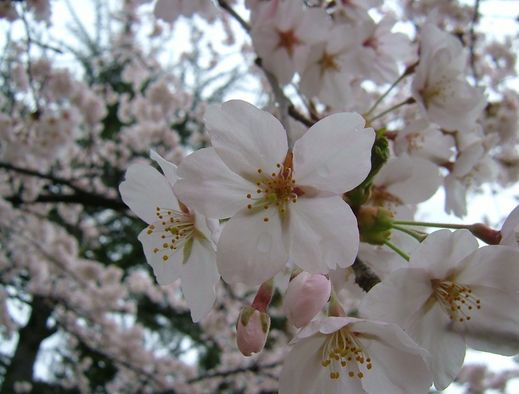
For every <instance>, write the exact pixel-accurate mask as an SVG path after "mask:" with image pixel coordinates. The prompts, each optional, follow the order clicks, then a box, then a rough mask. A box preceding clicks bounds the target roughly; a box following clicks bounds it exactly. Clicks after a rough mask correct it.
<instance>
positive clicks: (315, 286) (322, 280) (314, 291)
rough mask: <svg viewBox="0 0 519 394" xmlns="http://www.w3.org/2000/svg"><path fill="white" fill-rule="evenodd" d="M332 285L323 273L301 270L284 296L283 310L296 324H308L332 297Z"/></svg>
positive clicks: (301, 325) (299, 325) (299, 326)
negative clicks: (310, 272)
mask: <svg viewBox="0 0 519 394" xmlns="http://www.w3.org/2000/svg"><path fill="white" fill-rule="evenodd" d="M331 290H332V285H331V283H330V280H329V279H328V278H327V277H325V276H324V275H321V274H309V273H308V272H304V271H303V272H301V273H300V274H299V275H297V276H296V277H295V278H294V279H292V280H291V281H290V283H289V285H288V289H287V292H286V293H285V297H284V298H283V310H284V311H285V314H286V316H287V318H288V321H290V322H291V323H292V324H293V325H294V326H296V327H298V328H301V327H303V326H306V325H307V324H308V323H309V322H310V321H311V320H312V319H313V318H314V317H315V316H316V315H317V314H318V313H319V312H320V311H321V310H322V309H323V307H324V305H325V304H326V303H327V302H328V299H329V298H330V293H331Z"/></svg>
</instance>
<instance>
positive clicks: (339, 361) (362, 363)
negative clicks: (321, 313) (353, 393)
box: [321, 327, 373, 380]
mask: <svg viewBox="0 0 519 394" xmlns="http://www.w3.org/2000/svg"><path fill="white" fill-rule="evenodd" d="M358 336H359V334H358V333H357V332H353V333H352V332H351V331H350V330H349V329H348V328H347V327H343V328H341V329H340V330H338V331H335V332H334V333H333V334H330V335H328V338H327V339H326V342H325V343H324V346H323V349H322V356H321V366H323V367H324V368H329V370H330V379H333V380H335V379H339V377H340V376H341V371H342V370H343V369H344V370H345V372H347V374H348V376H349V377H350V378H355V377H356V378H359V379H362V378H363V377H364V375H365V373H367V371H368V370H370V369H371V368H373V364H372V363H371V359H370V358H369V357H368V356H367V354H366V352H365V351H364V349H363V348H362V344H361V343H360V341H359V339H358ZM362 370H363V371H364V372H363V371H362Z"/></svg>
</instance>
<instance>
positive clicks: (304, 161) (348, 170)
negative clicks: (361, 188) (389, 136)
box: [294, 113, 375, 194]
mask: <svg viewBox="0 0 519 394" xmlns="http://www.w3.org/2000/svg"><path fill="white" fill-rule="evenodd" d="M364 125H365V120H364V118H363V117H362V116H360V115H359V114H355V113H338V114H333V115H330V116H328V117H326V118H324V119H322V120H320V121H319V122H317V123H316V124H315V125H313V126H312V127H311V128H310V129H309V130H308V131H307V132H306V133H305V134H304V135H303V137H301V138H300V139H299V140H298V141H296V143H295V144H294V173H295V178H296V182H297V184H298V185H306V186H313V187H315V188H317V189H320V190H325V191H329V192H332V193H337V194H339V193H343V192H345V191H348V190H351V189H353V188H354V187H355V186H357V185H358V184H360V183H361V182H362V181H363V180H364V179H365V178H366V176H367V175H368V174H369V171H370V169H371V147H372V146H373V142H374V140H375V132H374V131H373V129H371V128H368V129H365V128H364Z"/></svg>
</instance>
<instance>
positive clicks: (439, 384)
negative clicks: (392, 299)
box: [406, 302, 466, 390]
mask: <svg viewBox="0 0 519 394" xmlns="http://www.w3.org/2000/svg"><path fill="white" fill-rule="evenodd" d="M449 327H450V319H449V317H448V316H447V314H446V313H445V311H444V310H443V309H441V307H440V305H439V304H438V303H437V302H435V303H434V304H433V305H432V307H431V308H429V309H428V310H427V311H426V313H424V314H423V315H422V316H421V317H420V318H417V319H415V321H414V324H412V325H411V326H410V327H408V328H407V329H406V332H407V333H408V334H409V335H410V336H411V338H413V339H414V340H415V341H416V343H417V344H418V345H420V346H422V347H423V348H424V349H426V350H428V351H429V353H430V355H431V356H430V362H431V364H430V368H431V372H432V374H433V379H434V386H435V387H436V389H438V390H443V389H445V388H446V387H447V386H448V385H449V384H450V383H451V382H452V381H453V380H454V379H455V378H456V376H458V373H459V371H460V370H461V367H462V365H463V360H464V358H465V351H466V345H465V340H464V339H463V336H462V335H460V334H458V333H454V332H452V331H450V329H449Z"/></svg>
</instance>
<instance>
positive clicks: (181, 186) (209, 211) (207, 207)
mask: <svg viewBox="0 0 519 394" xmlns="http://www.w3.org/2000/svg"><path fill="white" fill-rule="evenodd" d="M178 175H179V176H180V177H182V179H180V180H178V181H177V183H176V184H175V187H174V191H175V194H176V195H177V196H178V198H179V199H180V201H182V202H183V203H185V204H186V205H188V206H189V207H191V208H193V209H195V210H197V211H200V212H201V213H202V214H203V215H205V216H207V217H211V218H228V217H230V216H232V215H234V214H235V213H236V212H237V211H238V210H240V209H241V208H243V207H245V206H246V205H247V204H248V201H247V193H251V192H254V191H255V190H256V185H255V184H253V183H251V182H249V181H247V180H245V179H243V178H242V177H240V176H238V175H236V174H235V173H234V172H232V171H231V170H229V168H228V167H227V166H226V165H225V163H224V162H223V161H222V160H221V159H220V157H219V156H218V154H217V153H216V151H215V150H214V148H205V149H200V150H198V151H196V152H193V153H192V154H190V155H189V156H187V157H186V158H185V159H184V160H182V163H180V166H179V167H178Z"/></svg>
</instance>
